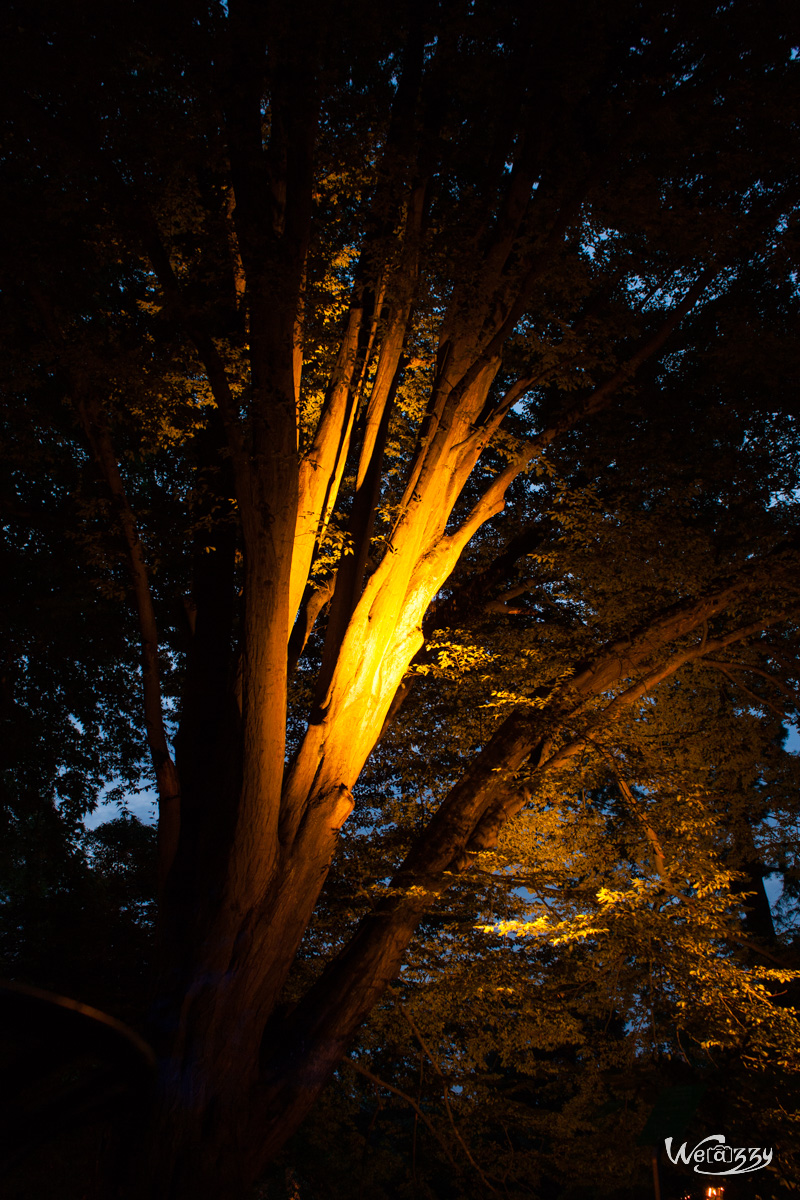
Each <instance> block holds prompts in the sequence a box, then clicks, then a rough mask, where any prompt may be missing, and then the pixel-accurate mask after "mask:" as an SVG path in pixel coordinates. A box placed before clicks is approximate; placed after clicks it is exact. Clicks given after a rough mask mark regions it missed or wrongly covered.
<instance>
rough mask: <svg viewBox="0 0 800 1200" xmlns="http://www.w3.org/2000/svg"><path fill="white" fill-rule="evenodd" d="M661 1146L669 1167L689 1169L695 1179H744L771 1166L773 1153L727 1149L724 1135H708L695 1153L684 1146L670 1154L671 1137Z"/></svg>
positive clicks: (735, 1148) (754, 1148)
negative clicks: (690, 1167) (739, 1176)
mask: <svg viewBox="0 0 800 1200" xmlns="http://www.w3.org/2000/svg"><path fill="white" fill-rule="evenodd" d="M664 1145H665V1146H666V1149H667V1155H668V1156H669V1161H670V1162H671V1163H679V1162H680V1163H683V1164H684V1166H687V1167H689V1166H692V1167H694V1169H695V1171H696V1172H697V1174H698V1175H745V1174H746V1173H747V1172H748V1171H760V1170H761V1168H762V1167H768V1166H769V1164H770V1163H771V1162H772V1151H771V1150H767V1149H766V1148H765V1149H763V1150H761V1149H759V1148H758V1147H757V1146H748V1147H746V1148H745V1147H736V1146H726V1145H725V1134H724V1133H710V1134H709V1135H708V1137H706V1138H703V1140H702V1142H698V1143H697V1145H696V1146H695V1148H694V1150H687V1149H686V1142H684V1143H683V1145H682V1146H681V1148H680V1150H676V1151H675V1153H674V1154H673V1153H672V1138H671V1137H668V1138H664Z"/></svg>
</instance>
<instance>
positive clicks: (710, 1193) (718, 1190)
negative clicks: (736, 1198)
mask: <svg viewBox="0 0 800 1200" xmlns="http://www.w3.org/2000/svg"><path fill="white" fill-rule="evenodd" d="M724 1195H725V1188H724V1187H707V1188H706V1200H723V1197H724Z"/></svg>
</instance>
